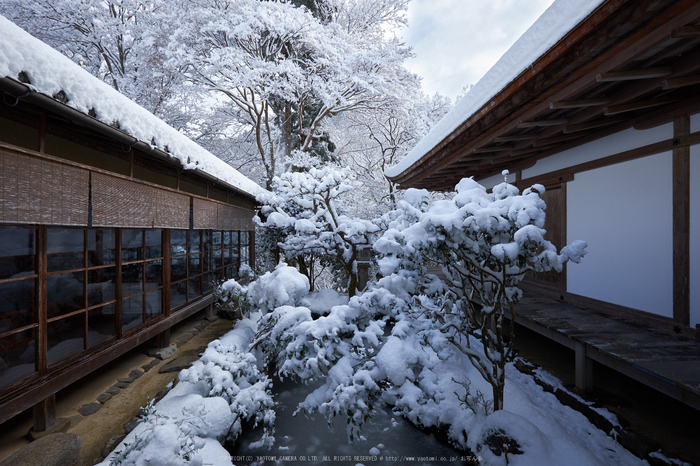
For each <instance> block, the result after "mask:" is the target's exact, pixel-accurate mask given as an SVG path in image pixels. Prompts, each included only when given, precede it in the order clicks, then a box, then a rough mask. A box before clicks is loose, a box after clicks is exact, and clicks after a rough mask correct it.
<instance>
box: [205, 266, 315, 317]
mask: <svg viewBox="0 0 700 466" xmlns="http://www.w3.org/2000/svg"><path fill="white" fill-rule="evenodd" d="M249 270H250V269H249ZM308 294H309V280H308V279H307V278H306V277H305V276H304V275H302V274H300V273H299V272H298V271H297V269H295V268H294V267H289V266H288V265H287V264H285V263H281V264H279V265H278V266H277V268H276V269H275V270H274V271H272V272H267V273H265V274H264V275H263V276H261V277H259V278H258V279H257V280H255V281H253V282H252V283H250V284H249V285H247V286H245V285H241V284H240V283H239V282H237V281H236V280H234V279H231V280H227V281H225V282H224V283H222V284H221V285H219V286H218V287H216V288H215V289H214V303H215V305H216V306H217V307H218V308H219V309H223V310H227V311H229V312H231V311H232V312H234V313H240V315H241V316H248V315H249V314H250V312H251V311H254V310H262V311H263V312H267V311H271V310H273V309H275V308H276V307H279V306H285V305H296V304H298V303H300V301H301V300H302V299H303V298H304V297H306V295H308Z"/></svg>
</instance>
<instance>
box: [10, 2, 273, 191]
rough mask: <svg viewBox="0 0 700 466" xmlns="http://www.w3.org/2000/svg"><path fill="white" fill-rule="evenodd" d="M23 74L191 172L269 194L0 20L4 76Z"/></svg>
mask: <svg viewBox="0 0 700 466" xmlns="http://www.w3.org/2000/svg"><path fill="white" fill-rule="evenodd" d="M20 72H25V73H26V75H27V76H28V78H29V81H30V83H31V84H27V86H28V87H29V88H30V89H32V90H33V91H35V92H39V93H41V94H45V95H47V96H53V95H55V94H57V93H58V92H59V91H61V90H63V91H64V92H65V94H66V96H67V97H68V102H67V103H66V105H67V106H69V107H72V108H74V109H76V110H78V111H80V112H81V113H84V114H86V115H87V114H88V112H89V111H90V110H91V109H93V110H94V112H95V115H96V119H97V120H99V121H101V122H103V123H105V124H107V125H110V124H113V123H114V122H118V123H119V129H120V130H121V131H123V132H125V133H127V134H128V135H130V136H132V137H134V138H136V139H138V140H139V141H141V142H143V143H145V144H148V145H149V146H150V147H152V148H155V149H160V150H162V151H164V152H167V154H168V155H169V156H170V157H172V158H173V159H175V160H177V161H179V162H180V164H181V165H182V167H183V168H184V169H186V170H199V171H202V172H204V173H206V174H208V175H210V176H212V177H214V178H216V179H218V180H219V181H221V182H223V183H225V184H228V185H229V186H231V187H233V188H236V189H238V190H239V191H242V192H244V193H247V194H249V195H251V196H253V197H254V196H256V195H257V194H259V193H261V192H263V191H264V190H263V188H261V187H260V186H258V185H257V184H256V183H255V182H253V181H252V180H250V179H248V178H247V177H245V176H243V175H242V174H241V173H240V172H238V171H237V170H236V169H234V168H233V167H231V166H230V165H228V164H227V163H225V162H224V161H223V160H221V159H219V158H217V157H216V156H215V155H213V154H212V153H211V152H209V151H207V150H206V149H204V148H203V147H201V146H199V145H198V144H197V143H195V142H193V141H192V140H191V139H189V138H188V137H187V136H185V135H183V134H182V133H180V132H178V131H177V130H176V129H175V128H173V127H171V126H170V125H168V124H167V123H165V122H164V121H163V120H161V119H160V118H158V117H156V116H155V115H153V114H152V113H151V112H149V111H148V110H146V109H145V108H143V107H141V106H140V105H138V104H136V103H135V102H133V101H132V100H131V99H129V98H128V97H126V96H124V95H122V94H120V93H119V92H117V91H116V90H115V89H113V88H112V87H110V86H109V85H107V84H106V83H104V82H102V81H101V80H99V79H98V78H96V77H94V76H92V75H91V74H90V73H88V72H87V71H86V70H84V69H82V68H80V66H78V65H77V64H75V63H73V62H72V61H71V60H70V59H69V58H68V57H66V56H64V55H63V54H61V53H60V52H58V51H57V50H54V49H53V48H51V47H50V46H48V45H46V44H44V43H43V42H41V41H40V40H38V39H36V38H35V37H33V36H31V35H30V34H29V33H27V32H26V31H24V30H23V29H21V28H19V27H18V26H16V25H15V24H13V23H12V22H11V21H9V20H8V19H7V18H5V17H3V16H0V77H8V78H12V79H17V77H18V75H19V73H20ZM152 141H154V142H155V146H154V145H153V144H152ZM166 147H167V150H166Z"/></svg>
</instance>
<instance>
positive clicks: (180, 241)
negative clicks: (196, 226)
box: [170, 230, 187, 256]
mask: <svg viewBox="0 0 700 466" xmlns="http://www.w3.org/2000/svg"><path fill="white" fill-rule="evenodd" d="M186 253H187V232H186V231H183V230H172V231H171V232H170V255H172V256H180V255H182V254H186Z"/></svg>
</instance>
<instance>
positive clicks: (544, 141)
mask: <svg viewBox="0 0 700 466" xmlns="http://www.w3.org/2000/svg"><path fill="white" fill-rule="evenodd" d="M582 136H585V135H584V134H578V133H569V134H562V135H561V136H552V137H551V138H542V139H538V140H536V141H535V144H534V146H535V147H542V146H549V145H552V144H556V143H559V142H566V141H570V140H572V139H576V138H580V137H582Z"/></svg>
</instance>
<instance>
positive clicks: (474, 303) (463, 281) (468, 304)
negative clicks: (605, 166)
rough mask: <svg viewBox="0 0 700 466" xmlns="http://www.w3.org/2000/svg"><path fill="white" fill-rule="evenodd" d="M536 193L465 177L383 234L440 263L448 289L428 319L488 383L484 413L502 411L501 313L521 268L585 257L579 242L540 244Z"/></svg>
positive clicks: (505, 348) (512, 298)
mask: <svg viewBox="0 0 700 466" xmlns="http://www.w3.org/2000/svg"><path fill="white" fill-rule="evenodd" d="M504 176H506V177H507V171H504ZM543 192H544V187H543V186H541V185H535V186H533V187H531V188H528V189H526V190H525V191H523V193H522V194H521V193H520V192H519V190H518V189H517V188H516V187H515V186H513V185H510V184H508V183H507V182H504V183H501V184H499V185H497V186H496V187H494V188H493V192H492V193H488V192H487V191H486V189H485V188H484V187H483V186H481V185H480V184H478V183H477V182H475V181H474V180H472V179H471V178H465V179H463V180H462V181H461V182H460V183H459V184H458V185H457V186H456V194H455V196H454V197H453V198H452V199H450V200H443V201H438V202H435V203H434V204H433V205H432V206H431V207H430V208H429V209H428V210H427V211H426V212H425V213H423V214H421V215H420V219H419V221H418V222H416V223H415V224H414V225H411V226H409V227H407V228H406V229H404V230H402V231H398V230H389V231H387V232H386V234H385V236H384V238H389V239H390V240H391V241H393V242H394V243H395V244H396V245H401V246H402V249H403V248H405V250H408V251H412V252H416V251H419V252H420V254H421V255H422V256H423V258H424V260H427V261H432V262H434V263H437V264H439V265H441V266H442V270H443V271H444V273H445V275H446V276H447V278H446V282H447V288H448V290H449V291H448V293H447V294H446V299H445V300H444V302H442V303H441V306H440V308H437V307H434V306H433V307H434V309H432V311H433V312H432V315H433V317H434V318H435V319H436V320H437V321H438V322H439V323H440V329H441V331H442V332H443V333H444V334H445V335H446V336H447V339H448V340H449V341H450V342H451V343H452V344H453V345H454V346H455V347H456V348H457V349H459V350H460V351H461V352H462V353H464V354H465V355H467V356H468V357H469V359H470V361H471V362H472V364H473V365H474V367H476V368H477V369H478V371H479V373H480V374H481V376H482V377H483V378H484V380H486V381H487V382H488V383H489V384H490V385H491V387H492V392H493V397H492V400H490V401H489V402H490V403H492V405H491V406H487V408H488V409H487V410H486V411H489V410H490V409H493V410H500V409H503V390H504V386H505V373H504V368H505V365H506V363H507V362H508V360H509V358H510V357H511V352H512V345H511V342H510V340H509V339H508V338H507V334H508V333H510V334H511V335H512V320H511V329H510V332H508V331H507V329H505V328H504V325H505V319H506V317H507V311H511V312H512V310H513V304H514V303H515V302H517V301H518V299H519V298H520V297H521V295H522V291H521V290H520V289H519V288H518V287H517V285H518V283H519V282H520V281H521V280H522V279H523V278H524V277H525V274H526V273H527V272H528V271H535V272H544V271H549V270H554V271H557V272H561V271H562V267H563V265H564V263H566V262H567V261H573V262H579V261H580V259H581V257H582V256H583V255H584V254H585V253H586V251H585V248H586V243H585V242H583V241H575V242H573V243H572V244H571V245H570V246H566V247H564V248H563V249H562V250H561V252H559V253H557V249H556V247H555V246H554V245H553V244H552V243H550V242H549V241H547V240H545V239H544V234H545V233H546V231H545V230H544V222H545V212H544V210H545V208H546V205H545V203H544V201H543V200H542V199H541V198H540V193H543ZM470 335H476V336H477V337H478V339H479V341H480V343H481V345H480V346H481V347H480V348H478V349H477V348H474V347H473V345H472V344H471V341H472V340H471V339H470V338H469V337H470ZM479 401H482V400H479V399H477V398H473V397H470V395H469V394H468V395H467V396H466V397H465V402H466V403H467V404H469V405H470V407H471V408H476V405H477V404H479V403H478V402H479ZM481 405H482V406H481V408H483V407H484V406H483V403H481ZM481 408H479V409H481Z"/></svg>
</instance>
